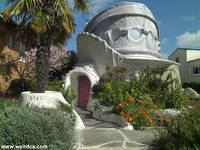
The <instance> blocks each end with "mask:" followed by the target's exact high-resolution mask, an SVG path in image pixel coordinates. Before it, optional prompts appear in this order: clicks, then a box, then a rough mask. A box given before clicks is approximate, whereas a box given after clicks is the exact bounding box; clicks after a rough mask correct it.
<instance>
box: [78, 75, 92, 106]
mask: <svg viewBox="0 0 200 150" xmlns="http://www.w3.org/2000/svg"><path fill="white" fill-rule="evenodd" d="M90 89H91V83H90V80H89V79H88V77H87V76H85V75H81V76H79V77H78V107H82V108H86V107H87V104H88V102H89V98H90Z"/></svg>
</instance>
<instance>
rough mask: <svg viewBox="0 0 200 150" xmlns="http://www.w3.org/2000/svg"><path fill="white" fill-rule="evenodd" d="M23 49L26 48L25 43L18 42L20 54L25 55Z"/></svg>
mask: <svg viewBox="0 0 200 150" xmlns="http://www.w3.org/2000/svg"><path fill="white" fill-rule="evenodd" d="M25 50H26V45H25V44H24V43H23V42H20V44H19V53H20V56H24V55H25Z"/></svg>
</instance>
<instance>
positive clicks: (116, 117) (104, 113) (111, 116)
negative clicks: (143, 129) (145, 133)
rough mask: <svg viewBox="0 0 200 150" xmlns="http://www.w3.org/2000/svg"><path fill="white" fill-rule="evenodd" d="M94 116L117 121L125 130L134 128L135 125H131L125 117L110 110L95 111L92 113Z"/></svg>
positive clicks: (103, 119)
mask: <svg viewBox="0 0 200 150" xmlns="http://www.w3.org/2000/svg"><path fill="white" fill-rule="evenodd" d="M92 117H94V118H95V119H98V120H102V121H106V122H111V123H115V124H117V125H119V126H120V127H122V129H125V130H133V126H132V125H130V124H129V123H128V122H127V121H126V120H125V119H124V118H123V117H121V116H119V115H116V114H114V113H111V112H109V111H94V112H93V113H92Z"/></svg>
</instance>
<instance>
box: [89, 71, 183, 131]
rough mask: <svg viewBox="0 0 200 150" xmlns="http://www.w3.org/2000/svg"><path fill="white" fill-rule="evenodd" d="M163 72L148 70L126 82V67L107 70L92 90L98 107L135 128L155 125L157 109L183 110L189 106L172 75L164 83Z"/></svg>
mask: <svg viewBox="0 0 200 150" xmlns="http://www.w3.org/2000/svg"><path fill="white" fill-rule="evenodd" d="M162 73H163V71H162V70H161V71H159V70H157V71H156V70H150V69H149V68H147V69H146V70H144V71H143V72H140V74H139V76H138V77H137V78H136V77H134V76H130V77H129V80H127V76H128V75H127V70H126V68H123V67H115V68H110V67H107V68H106V73H105V74H104V75H103V76H102V77H101V79H100V81H99V83H98V84H97V85H95V86H94V87H93V93H94V94H93V97H94V99H98V100H99V103H98V105H96V106H98V107H101V105H102V106H107V107H111V108H112V111H113V112H114V113H117V114H119V115H121V116H123V117H124V118H125V119H126V120H127V121H129V122H131V123H132V124H133V125H134V127H138V128H140V127H141V126H144V125H145V126H146V125H148V126H149V125H153V124H154V121H153V117H154V116H155V114H154V113H153V110H155V108H157V107H159V108H181V107H183V106H184V105H185V104H186V98H185V96H184V94H183V91H182V89H181V86H180V84H178V82H177V80H175V79H172V76H171V74H169V76H168V77H167V78H166V80H162V79H161V76H162ZM130 99H133V100H130ZM96 106H95V107H96ZM95 109H97V110H98V109H99V110H100V109H101V108H95ZM161 117H162V116H161Z"/></svg>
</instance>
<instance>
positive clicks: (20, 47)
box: [0, 16, 26, 93]
mask: <svg viewBox="0 0 200 150" xmlns="http://www.w3.org/2000/svg"><path fill="white" fill-rule="evenodd" d="M16 31H17V29H16V24H15V23H13V22H9V21H4V20H3V17H2V16H0V53H1V54H4V55H5V57H6V59H13V60H17V61H16V63H18V66H22V65H23V62H24V54H25V49H26V47H25V44H24V42H22V41H20V40H17V39H16V38H15V36H16ZM1 61H2V60H1V59H0V65H2V62H1ZM4 61H5V60H4ZM4 63H5V62H3V64H4ZM0 67H1V68H0V69H1V71H2V66H0ZM17 78H19V74H18V73H17V72H16V71H14V70H12V74H11V78H10V79H9V80H8V81H6V80H5V78H3V76H2V75H0V93H5V92H6V90H7V89H8V87H9V85H10V83H11V82H12V80H14V79H17Z"/></svg>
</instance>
